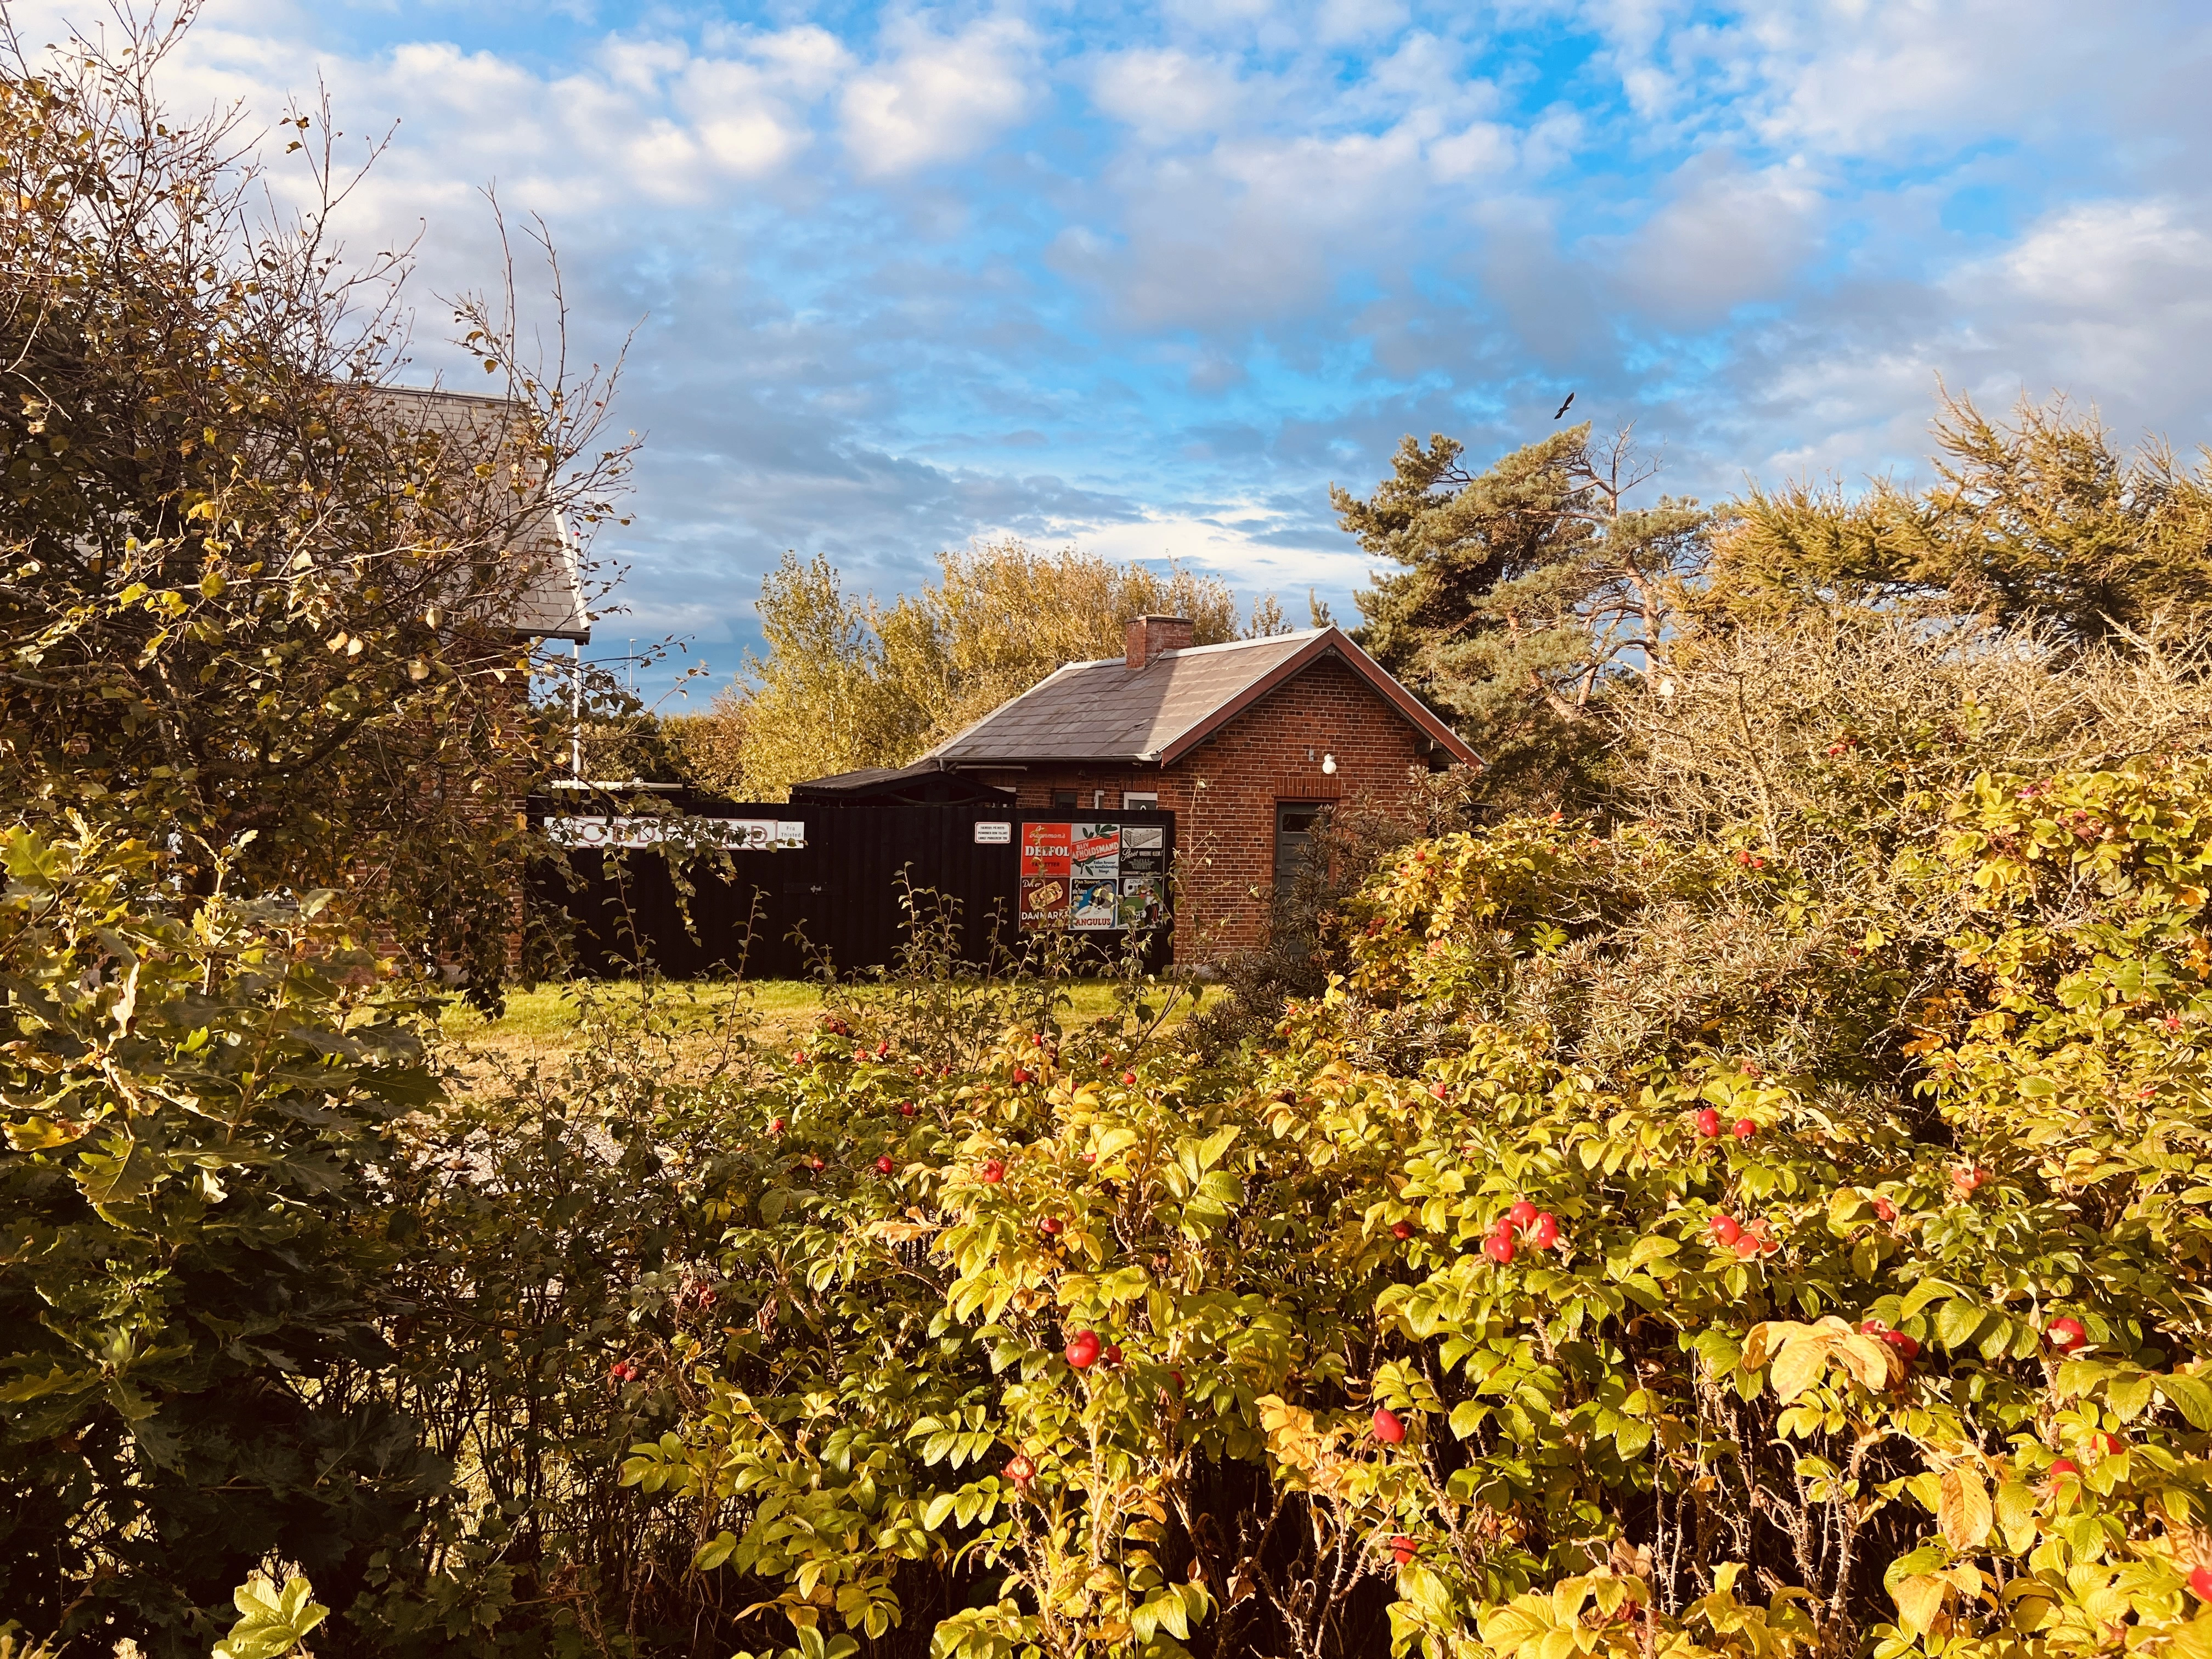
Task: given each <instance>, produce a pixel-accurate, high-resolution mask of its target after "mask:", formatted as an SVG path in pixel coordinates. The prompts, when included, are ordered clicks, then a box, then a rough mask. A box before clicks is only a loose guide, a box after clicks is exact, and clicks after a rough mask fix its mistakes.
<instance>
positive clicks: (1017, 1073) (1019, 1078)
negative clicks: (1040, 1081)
mask: <svg viewBox="0 0 2212 1659" xmlns="http://www.w3.org/2000/svg"><path fill="white" fill-rule="evenodd" d="M1029 1080H1030V1074H1029V1073H1027V1072H1025V1071H1024V1070H1023V1069H1022V1068H1021V1067H1020V1066H1015V1067H1014V1081H1015V1082H1016V1083H1017V1084H1021V1083H1027V1082H1028V1081H1029Z"/></svg>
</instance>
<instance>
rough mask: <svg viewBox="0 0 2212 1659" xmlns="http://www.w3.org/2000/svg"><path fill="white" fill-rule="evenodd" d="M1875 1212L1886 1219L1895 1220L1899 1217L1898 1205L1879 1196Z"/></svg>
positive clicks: (1882, 1218)
mask: <svg viewBox="0 0 2212 1659" xmlns="http://www.w3.org/2000/svg"><path fill="white" fill-rule="evenodd" d="M1874 1212H1875V1215H1876V1216H1877V1217H1879V1218H1881V1220H1884V1221H1894V1220H1896V1219H1897V1206H1896V1205H1894V1204H1893V1203H1891V1202H1890V1201H1889V1200H1887V1199H1886V1198H1877V1199H1876V1200H1875V1201H1874Z"/></svg>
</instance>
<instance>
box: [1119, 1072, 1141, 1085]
mask: <svg viewBox="0 0 2212 1659" xmlns="http://www.w3.org/2000/svg"><path fill="white" fill-rule="evenodd" d="M1136 1081H1137V1074H1136V1073H1134V1072H1124V1073H1121V1086H1122V1087H1123V1088H1125V1089H1128V1088H1133V1087H1134V1086H1135V1085H1136Z"/></svg>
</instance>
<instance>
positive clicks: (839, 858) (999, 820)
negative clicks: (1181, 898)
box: [530, 787, 1175, 979]
mask: <svg viewBox="0 0 2212 1659" xmlns="http://www.w3.org/2000/svg"><path fill="white" fill-rule="evenodd" d="M532 809H533V813H534V815H535V817H537V819H538V823H539V825H540V827H541V828H542V829H543V830H544V834H545V836H546V838H547V840H548V841H549V842H550V843H552V845H553V846H554V847H556V848H558V849H560V850H559V852H558V853H557V854H555V855H553V856H550V857H548V858H547V859H545V860H544V861H542V862H541V864H540V865H539V866H538V868H537V869H536V870H535V871H534V872H532V879H531V884H530V897H531V902H532V906H533V908H534V909H535V911H536V915H537V919H538V921H540V922H541V923H545V924H550V927H552V929H553V930H554V931H555V932H556V933H558V934H559V935H561V936H562V937H563V938H564V939H566V941H567V942H568V949H569V952H570V959H571V961H572V962H573V963H574V966H575V967H576V969H578V970H579V971H580V972H582V973H585V974H586V975H599V976H616V975H625V974H629V973H630V972H633V971H635V968H636V966H637V965H638V964H640V963H651V964H652V965H653V967H654V968H656V969H659V971H660V972H662V973H665V974H668V975H672V976H675V977H678V978H696V977H703V976H710V975H722V974H735V975H742V976H744V977H746V978H750V979H789V978H796V977H800V976H803V975H808V974H811V973H813V972H815V971H817V969H818V967H819V966H820V964H822V963H824V962H826V963H828V964H829V966H830V967H831V969H833V970H834V971H836V973H838V974H841V975H850V974H854V973H860V972H865V971H866V970H868V969H873V968H878V967H884V966H888V965H890V963H892V962H893V961H894V960H896V957H897V954H898V951H899V950H900V948H901V946H902V945H903V944H904V943H905V942H906V940H907V938H908V927H909V917H910V913H909V910H908V905H907V902H906V900H907V895H908V890H909V889H910V890H912V891H913V892H914V893H915V894H916V895H920V896H926V897H927V902H936V901H944V902H949V903H950V904H951V907H952V914H953V915H954V917H955V918H956V919H957V950H958V952H959V954H960V956H961V957H963V959H965V960H967V961H969V962H970V963H976V964H979V965H981V964H985V963H992V962H994V961H996V962H1003V961H1006V960H1007V959H1008V958H1009V957H1012V956H1013V955H1015V954H1017V953H1018V952H1019V951H1021V949H1022V947H1023V946H1024V944H1025V943H1033V942H1034V941H1035V940H1036V939H1037V937H1038V936H1039V935H1041V934H1045V933H1062V932H1066V933H1073V934H1075V935H1076V936H1077V939H1078V941H1079V943H1081V944H1083V945H1085V946H1087V947H1088V948H1089V949H1090V950H1091V951H1094V952H1095V953H1097V954H1099V955H1101V956H1103V955H1105V954H1109V953H1119V952H1120V951H1121V950H1122V949H1123V948H1125V946H1126V945H1127V943H1128V942H1129V941H1130V940H1131V939H1132V938H1134V939H1135V940H1136V942H1137V944H1138V945H1139V948H1140V949H1141V950H1142V951H1144V953H1145V956H1146V961H1147V963H1148V965H1150V966H1152V967H1153V968H1155V969H1158V968H1160V967H1164V966H1165V965H1166V961H1167V955H1168V951H1169V949H1170V943H1169V941H1170V934H1171V931H1172V930H1171V927H1170V925H1169V921H1170V919H1169V916H1168V914H1167V904H1168V890H1169V883H1168V875H1169V872H1170V870H1171V869H1172V866H1173V860H1174V856H1175V815H1174V814H1173V813H1171V812H1163V811H1135V810H1132V811H1110V812H1099V813H1092V814H1087V815H1080V816H1081V817H1082V820H1083V821H1081V822H1079V823H1063V822H1054V823H1038V822H1032V820H1037V819H1040V818H1042V817H1044V816H1046V815H1044V814H1042V813H1040V812H1039V811H1036V810H1034V809H1033V810H1031V811H1029V812H1027V813H1024V812H1021V811H1017V810H1016V809H1015V807H1014V805H1013V804H1012V801H1011V800H1008V799H1005V798H1004V797H1000V796H994V798H992V799H986V800H973V799H970V800H966V801H960V800H940V801H925V802H915V801H902V800H897V799H883V798H881V797H880V796H872V797H862V798H859V799H852V798H847V799H837V798H834V797H826V796H817V797H816V798H814V799H799V800H793V801H787V802H776V803H772V804H770V803H761V804H755V805H746V804H743V803H737V802H728V801H718V800H709V799H702V798H700V797H696V796H693V795H689V794H685V793H681V792H676V791H668V790H659V791H654V792H651V793H646V792H642V791H635V790H631V791H624V790H622V789H619V788H615V787H609V788H605V789H600V790H595V791H592V792H581V793H580V792H576V791H573V790H572V791H568V792H567V793H564V794H562V795H559V796H546V797H541V798H538V799H534V800H533V801H532ZM1058 817H1060V818H1061V819H1066V818H1067V817H1069V815H1068V814H1066V813H1065V812H1062V813H1060V814H1059V815H1058ZM1085 854H1087V856H1085ZM1025 870H1026V872H1027V878H1026V880H1025ZM679 883H680V885H679ZM1055 886H1057V887H1058V888H1059V889H1060V890H1059V891H1057V892H1055V891H1054V888H1055ZM684 889H688V891H685V890H684ZM1040 901H1042V902H1040ZM1025 903H1026V904H1027V905H1028V906H1029V908H1027V909H1024V904H1025Z"/></svg>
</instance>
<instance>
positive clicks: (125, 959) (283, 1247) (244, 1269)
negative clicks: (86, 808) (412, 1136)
mask: <svg viewBox="0 0 2212 1659" xmlns="http://www.w3.org/2000/svg"><path fill="white" fill-rule="evenodd" d="M0 858H4V860H5V865H6V869H7V872H8V876H9V887H8V890H7V893H6V896H5V898H4V900H0V987H4V993H5V1008H6V1013H7V1018H8V1029H7V1041H6V1042H5V1045H4V1047H0V1103H4V1106H5V1109H6V1131H7V1147H6V1150H5V1151H0V1215H4V1216H5V1218H6V1224H5V1225H6V1233H5V1244H4V1247H3V1248H0V1329H4V1330H5V1331H6V1333H7V1335H6V1338H5V1339H4V1342H3V1343H0V1348H4V1357H0V1482H4V1485H5V1487H6V1489H7V1492H8V1495H9V1502H8V1510H7V1513H8V1519H7V1522H6V1523H5V1525H6V1531H5V1534H4V1537H0V1605H5V1606H6V1607H8V1608H9V1610H10V1611H11V1612H12V1613H16V1614H17V1615H19V1616H21V1617H23V1618H25V1619H27V1620H30V1621H31V1622H33V1625H34V1626H37V1627H40V1628H44V1629H47V1630H58V1631H59V1632H61V1633H62V1634H63V1635H64V1636H67V1637H78V1636H82V1637H86V1638H96V1639H99V1640H102V1641H112V1640H113V1639H114V1638H117V1637H121V1636H131V1637H136V1638H137V1639H139V1640H140V1641H141V1642H142V1643H144V1644H148V1645H149V1648H150V1649H151V1650H153V1651H155V1652H157V1653H164V1654H167V1653H184V1652H204V1651H205V1650H206V1648H207V1644H208V1643H209V1641H210V1640H211V1639H212V1637H213V1635H214V1633H215V1632H216V1630H217V1629H218V1626H216V1623H215V1622H214V1621H215V1619H216V1609H218V1608H219V1607H220V1606H221V1604H222V1603H223V1602H225V1601H228V1599H229V1595H230V1592H231V1589H232V1587H233V1586H234V1585H235V1584H237V1583H239V1582H240V1580H241V1579H243V1578H244V1577H246V1573H247V1571H248V1570H249V1569H251V1568H253V1567H255V1566H258V1565H260V1564H261V1562H262V1561H263V1560H264V1558H266V1557H268V1556H270V1553H272V1552H275V1551H277V1550H280V1549H281V1550H282V1551H283V1553H284V1554H285V1555H286V1556H287V1557H288V1558H289V1559H292V1560H295V1561H296V1562H298V1563H300V1564H301V1565H304V1566H306V1567H307V1568H308V1569H309V1570H310V1571H312V1572H313V1575H314V1577H316V1578H317V1579H318V1580H319V1582H321V1583H323V1584H324V1585H325V1589H339V1590H341V1591H343V1589H346V1588H348V1587H353V1586H358V1585H359V1584H360V1583H361V1582H362V1578H363V1576H364V1574H365V1573H366V1571H367V1568H368V1555H369V1554H370V1553H371V1552H372V1551H373V1550H374V1548H376V1547H377V1546H378V1545H379V1544H380V1542H381V1541H382V1540H383V1539H384V1538H385V1536H386V1534H387V1533H389V1532H390V1531H391V1530H392V1528H393V1527H394V1526H395V1524H396V1523H397V1522H398V1521H399V1520H400V1519H402V1518H403V1517H404V1515H405V1514H406V1513H407V1511H408V1510H410V1508H411V1506H412V1505H413V1504H416V1502H418V1501H419V1500H420V1499H421V1498H422V1496H423V1495H424V1494H425V1493H426V1492H428V1491H429V1490H431V1489H433V1488H435V1486H437V1485H438V1484H439V1482H440V1481H441V1480H442V1478H443V1470H442V1469H441V1468H440V1467H439V1466H438V1465H437V1464H436V1462H435V1460H433V1459H431V1458H429V1457H428V1456H426V1455H424V1454H423V1453H422V1450H421V1449H420V1447H419V1446H418V1444H417V1443H416V1436H415V1432H414V1428H413V1425H411V1424H410V1422H409V1421H408V1420H407V1419H405V1418H404V1415H402V1414H401V1413H398V1411H396V1410H395V1409H394V1407H393V1406H392V1402H391V1401H389V1399H388V1398H384V1397H380V1395H379V1394H378V1392H377V1391H376V1390H375V1389H374V1388H373V1387H364V1386H362V1384H363V1382H364V1379H370V1378H374V1376H376V1375H377V1374H379V1373H380V1372H381V1371H383V1370H386V1368H388V1367H389V1366H390V1365H391V1364H392V1359H393V1358H394V1356H393V1352H392V1347H391V1346H390V1345H389V1343H388V1341H387V1340H386V1329H387V1328H388V1325H387V1322H388V1320H389V1318H390V1316H391V1314H392V1308H391V1304H390V1303H389V1301H388V1299H387V1297H386V1291H385V1274H386V1272H387V1271H388V1269H389V1267H391V1265H392V1261H393V1260H394V1252H393V1251H392V1249H391V1247H390V1246H389V1245H388V1244H386V1243H385V1242H384V1240H383V1239H382V1238H381V1237H380V1231H381V1230H380V1225H379V1218H378V1211H379V1209H380V1200H379V1197H378V1192H379V1188H380V1184H381V1183H384V1182H388V1181H389V1180H390V1178H391V1176H392V1145H391V1143H390V1141H389V1139H388V1138H387V1137H386V1133H385V1129H386V1126H388V1125H389V1124H390V1123H391V1121H392V1120H393V1119H394V1118H395V1117H396V1116H398V1115H399V1114H401V1113H402V1112H404V1111H406V1110H409V1109H413V1108H416V1107H418V1106H421V1105H422V1104H424V1103H427V1102H428V1100H430V1099H431V1098H432V1097H433V1096H434V1094H435V1085H433V1083H432V1081H431V1079H430V1078H429V1076H428V1073H427V1072H426V1071H425V1070H424V1069H423V1068H422V1049H421V1044H420V1042H418V1041H417V1039H416V1036H415V1034H414V1031H413V1030H412V1027H411V1024H410V1021H409V1019H408V1018H407V1014H408V1012H409V1010H408V1008H407V1006H405V1005H404V1004H395V1003H394V1002H393V1000H392V999H391V998H390V997H389V996H388V995H387V994H386V992H385V991H384V990H383V989H382V988H381V987H380V985H379V984H378V983H377V981H376V980H375V978H374V974H373V972H372V971H371V967H372V963H371V959H370V958H368V957H367V956H366V955H365V954H364V953H361V952H357V951H350V950H349V949H348V948H346V942H345V940H344V939H343V936H342V935H338V934H337V933H335V932H334V930H333V929H332V928H331V927H330V926H329V925H328V924H327V922H326V921H325V920H324V919H323V917H322V915H321V911H322V908H323V904H324V901H325V896H324V895H319V894H318V895H311V896H307V898H306V899H304V900H303V901H302V902H300V903H298V904H296V905H279V904H276V903H273V902H257V903H233V902H227V901H223V900H221V899H216V900H213V901H210V902H207V903H205V904H203V905H201V906H199V907H198V908H196V909H195V910H194V911H193V912H192V914H191V916H190V917H189V919H186V918H185V917H183V916H181V915H179V914H177V913H176V912H175V911H173V909H171V908H170V902H171V901H172V900H173V896H174V895H173V890H171V889H169V888H167V885H166V884H159V883H156V882H155V881H154V880H153V879H152V878H151V872H153V870H154V869H155V859H154V857H153V855H152V854H151V853H150V852H149V849H147V848H145V847H144V846H143V845H141V844H139V843H137V842H128V841H111V840H108V839H106V838H104V837H101V836H97V835H94V834H90V833H87V834H84V835H82V836H79V837H77V838H76V839H64V838H49V837H45V836H40V835H38V834H35V833H33V832H32V831H30V830H28V829H23V828H21V827H17V828H15V829H8V830H6V831H4V832H0Z"/></svg>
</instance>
